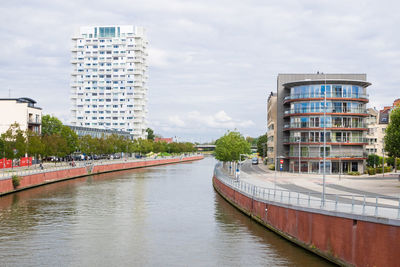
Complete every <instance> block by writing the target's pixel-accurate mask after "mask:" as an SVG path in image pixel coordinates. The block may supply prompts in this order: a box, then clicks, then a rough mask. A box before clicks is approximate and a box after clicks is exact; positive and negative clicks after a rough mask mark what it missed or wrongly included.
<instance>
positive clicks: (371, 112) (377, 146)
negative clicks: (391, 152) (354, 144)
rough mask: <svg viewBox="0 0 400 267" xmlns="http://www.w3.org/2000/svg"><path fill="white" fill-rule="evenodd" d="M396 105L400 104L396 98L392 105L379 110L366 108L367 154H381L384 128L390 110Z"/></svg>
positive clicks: (387, 122) (387, 121) (388, 118)
mask: <svg viewBox="0 0 400 267" xmlns="http://www.w3.org/2000/svg"><path fill="white" fill-rule="evenodd" d="M398 106H400V99H396V100H395V101H394V102H393V105H392V106H386V107H384V108H383V109H382V110H380V111H377V110H376V109H374V108H369V109H368V118H367V127H368V132H367V142H368V144H367V145H366V151H367V153H368V154H377V155H379V156H383V153H384V152H383V148H384V138H385V132H386V128H387V126H388V124H389V121H390V112H391V111H392V110H393V109H394V108H395V107H398ZM385 156H386V154H385Z"/></svg>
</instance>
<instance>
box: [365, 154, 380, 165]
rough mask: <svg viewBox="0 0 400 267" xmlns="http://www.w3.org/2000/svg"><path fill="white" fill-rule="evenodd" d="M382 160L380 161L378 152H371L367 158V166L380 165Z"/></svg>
mask: <svg viewBox="0 0 400 267" xmlns="http://www.w3.org/2000/svg"><path fill="white" fill-rule="evenodd" d="M381 162H382V161H380V160H379V156H378V155H376V154H371V155H368V158H367V166H368V167H374V166H376V167H377V166H379V164H380V163H381Z"/></svg>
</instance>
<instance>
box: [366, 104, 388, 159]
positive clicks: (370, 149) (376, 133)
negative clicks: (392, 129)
mask: <svg viewBox="0 0 400 267" xmlns="http://www.w3.org/2000/svg"><path fill="white" fill-rule="evenodd" d="M379 116H380V112H379V111H377V110H376V109H374V108H369V109H368V118H367V120H366V124H367V128H368V131H367V136H366V137H367V145H366V146H365V149H366V151H367V153H368V154H377V155H382V149H383V138H384V137H385V131H386V127H387V124H386V123H383V124H382V123H379V121H378V118H379Z"/></svg>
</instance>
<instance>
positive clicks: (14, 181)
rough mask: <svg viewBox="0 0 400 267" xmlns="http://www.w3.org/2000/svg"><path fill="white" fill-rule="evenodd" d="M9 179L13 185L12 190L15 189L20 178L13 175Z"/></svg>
mask: <svg viewBox="0 0 400 267" xmlns="http://www.w3.org/2000/svg"><path fill="white" fill-rule="evenodd" d="M11 179H12V184H13V186H14V188H17V187H18V186H19V184H20V182H21V177H19V176H18V175H13V176H12V177H11Z"/></svg>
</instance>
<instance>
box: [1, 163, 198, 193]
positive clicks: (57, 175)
mask: <svg viewBox="0 0 400 267" xmlns="http://www.w3.org/2000/svg"><path fill="white" fill-rule="evenodd" d="M203 158H204V156H202V155H192V156H180V157H168V158H159V159H140V160H121V161H108V162H99V163H96V162H94V163H90V164H86V165H83V166H76V167H71V166H66V167H62V168H55V169H49V170H31V171H25V172H20V173H18V175H16V176H14V180H17V181H18V183H19V184H18V185H16V184H15V182H14V183H13V178H12V177H6V178H4V179H2V180H0V196H2V195H6V194H10V193H14V192H17V191H21V190H25V189H28V188H32V187H37V186H41V185H45V184H49V183H55V182H59V181H64V180H69V179H75V178H79V177H83V176H89V175H95V174H101V173H107V172H114V171H121V170H129V169H136V168H145V167H152V166H159V165H166V164H174V163H182V162H189V161H194V160H201V159H203Z"/></svg>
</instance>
